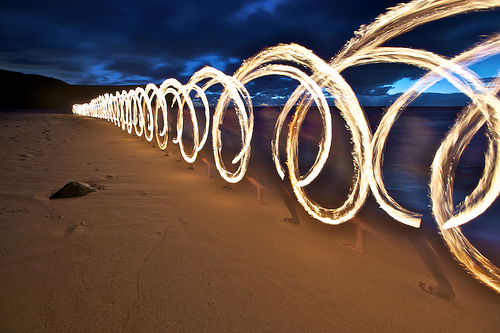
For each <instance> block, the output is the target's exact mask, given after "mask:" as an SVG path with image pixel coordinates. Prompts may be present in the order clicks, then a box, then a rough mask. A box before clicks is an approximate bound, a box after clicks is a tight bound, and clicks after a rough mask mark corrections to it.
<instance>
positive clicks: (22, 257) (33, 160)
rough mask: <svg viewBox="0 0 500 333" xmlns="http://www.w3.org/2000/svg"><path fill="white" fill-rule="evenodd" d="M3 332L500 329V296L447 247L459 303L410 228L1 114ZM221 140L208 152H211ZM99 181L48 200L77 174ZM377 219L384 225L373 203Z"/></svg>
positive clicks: (60, 117) (135, 142)
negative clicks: (376, 231) (366, 228)
mask: <svg viewBox="0 0 500 333" xmlns="http://www.w3.org/2000/svg"><path fill="white" fill-rule="evenodd" d="M0 126H1V128H2V130H1V132H0V142H1V144H2V150H1V151H0V155H1V156H0V179H1V187H0V331H1V332H443V331H447V332H498V330H499V326H500V315H499V314H500V295H498V294H497V293H495V292H494V291H492V290H491V289H489V288H487V287H485V286H483V285H481V284H480V283H479V282H478V281H476V280H475V279H473V278H472V277H471V276H470V275H469V274H468V273H467V272H466V271H464V270H463V269H462V268H461V267H460V265H459V264H458V263H457V262H456V261H455V260H454V259H453V258H452V257H451V255H450V254H449V253H448V252H447V250H446V249H445V247H444V245H442V247H441V249H440V251H438V252H439V255H440V256H441V259H442V269H443V271H444V272H445V274H446V276H447V277H448V279H449V281H450V284H451V285H452V287H453V290H454V293H455V298H453V299H452V300H443V299H441V298H438V297H436V296H434V295H431V294H428V293H426V292H424V291H422V290H421V289H420V288H419V286H418V282H420V281H424V282H430V283H432V282H433V281H434V280H433V277H432V275H431V273H430V272H429V270H428V269H427V268H426V266H425V265H424V263H423V262H422V260H421V259H420V256H419V255H418V253H417V251H416V250H415V247H414V246H413V245H412V244H411V242H410V241H409V240H408V239H407V238H405V237H399V229H401V228H402V226H401V225H400V224H399V223H398V222H395V221H391V219H390V217H388V216H387V215H384V214H383V213H381V214H380V215H377V217H375V216H373V219H382V220H383V221H382V220H381V221H378V224H379V225H380V224H387V225H392V224H394V225H397V227H395V228H394V230H392V231H391V234H390V239H391V241H387V239H381V238H378V237H375V236H373V235H370V234H368V235H366V244H365V246H366V252H365V253H364V254H362V255H361V254H358V253H357V252H356V251H353V250H351V249H349V248H347V247H345V246H344V245H343V244H344V243H345V242H354V241H355V237H356V236H355V227H354V225H353V224H352V223H344V224H342V225H340V226H328V225H325V224H322V223H320V222H318V221H315V220H313V219H312V218H310V217H308V216H307V214H306V213H305V212H304V211H303V210H301V211H299V215H300V218H301V223H300V224H298V225H296V224H291V223H288V222H286V221H284V219H283V218H284V217H285V216H287V214H288V212H287V208H286V206H285V205H284V203H283V202H282V200H281V199H280V197H279V195H277V194H276V193H275V192H274V191H265V192H264V200H263V203H262V204H261V205H258V204H257V203H255V195H256V194H255V188H254V187H253V185H252V184H251V183H250V182H249V181H247V180H243V181H242V182H241V183H238V184H235V185H233V186H232V189H231V190H228V189H225V188H223V186H224V185H225V182H224V181H223V180H222V179H221V178H220V177H219V176H218V175H217V174H215V173H214V176H213V177H211V178H209V177H207V176H206V167H205V165H204V163H203V162H202V161H197V162H196V163H195V165H194V169H193V170H191V169H188V168H187V167H188V165H187V164H186V163H185V162H180V154H179V151H178V147H177V146H175V145H169V147H168V151H169V156H165V153H164V152H162V151H161V150H159V149H158V148H157V147H155V146H154V145H153V144H152V143H150V142H147V141H146V140H145V139H143V138H138V137H136V136H135V135H129V134H128V133H126V131H122V130H121V129H119V128H117V127H115V126H114V125H113V124H112V123H109V122H107V121H104V120H98V119H91V118H85V117H80V116H76V115H69V114H50V113H26V112H22V113H7V112H4V113H0ZM205 149H206V148H205ZM75 180H76V181H82V182H85V183H88V184H90V185H92V186H94V187H96V188H98V189H99V191H98V192H95V193H90V194H88V195H86V196H84V197H78V198H70V199H57V200H49V197H50V196H51V195H52V194H53V193H55V192H56V191H57V190H58V189H60V188H61V187H62V186H64V185H65V184H66V183H68V182H70V181H75ZM361 216H362V218H364V219H365V221H366V222H367V223H370V221H369V220H370V219H371V216H370V214H369V212H362V214H361Z"/></svg>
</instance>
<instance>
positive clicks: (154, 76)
mask: <svg viewBox="0 0 500 333" xmlns="http://www.w3.org/2000/svg"><path fill="white" fill-rule="evenodd" d="M397 3H399V1H392V0H383V1H381V0H375V1H373V0H364V1H363V0H350V1H345V0H343V1H337V0H333V1H316V0H250V1H237V0H223V1H207V0H194V1H193V0H187V1H172V0H142V1H135V0H125V1H110V0H86V1H81V0H73V1H67V0H54V1H39V0H13V1H11V0H3V1H2V3H1V4H0V68H2V69H6V70H12V71H18V72H23V73H29V74H41V75H45V76H49V77H54V78H57V79H61V80H63V81H65V82H67V83H70V84H99V85H125V84H133V85H145V84H147V83H149V82H154V83H157V84H159V83H161V82H162V81H163V80H164V79H167V78H172V77H173V78H177V79H178V80H179V81H181V82H183V83H185V82H187V80H188V79H189V77H190V76H191V75H192V74H193V73H194V72H195V71H196V70H198V69H200V68H201V67H203V66H204V65H210V66H213V67H215V68H217V69H219V70H222V71H224V72H225V73H226V74H232V73H233V72H234V71H235V70H236V69H237V68H238V67H239V66H240V64H241V62H242V61H243V60H244V59H246V58H249V57H251V56H252V55H254V54H256V53H258V52H259V51H261V50H262V49H264V48H265V47H268V46H274V45H277V44H279V43H291V42H293V43H298V44H301V45H303V46H305V47H307V48H309V49H311V50H312V51H314V52H315V53H316V54H317V55H318V56H320V57H321V58H323V59H325V60H328V59H329V58H331V57H332V56H334V55H335V54H336V53H337V52H338V51H339V50H340V49H341V48H342V46H343V45H344V44H345V43H346V42H347V41H348V40H349V39H350V38H351V37H352V36H353V33H354V31H355V30H357V29H358V28H359V26H360V25H362V24H369V23H370V22H372V21H373V20H374V19H375V18H376V17H377V16H378V15H379V14H382V13H384V12H385V10H386V8H387V7H391V6H394V5H395V4H397ZM498 22H500V10H495V11H487V12H476V13H471V14H467V15H460V16H458V17H454V18H450V19H446V20H442V21H438V22H434V23H431V24H427V25H424V26H422V27H420V28H417V29H415V30H414V31H412V32H410V33H408V34H407V35H405V36H401V37H398V38H396V39H395V40H393V41H390V42H389V44H387V45H391V46H405V47H413V48H421V49H426V50H428V51H432V52H435V53H438V54H441V55H444V56H448V57H451V56H454V55H456V54H458V53H460V52H462V51H464V50H466V49H468V48H470V47H471V46H473V45H474V44H476V43H478V42H480V41H481V40H482V38H483V37H484V36H488V35H491V34H493V33H495V32H498V30H500V29H499V25H498ZM499 64H500V58H499V57H498V56H497V57H493V58H491V59H490V60H488V61H485V62H483V63H480V64H477V65H476V67H474V68H473V69H474V70H476V71H477V73H478V74H479V75H480V76H481V77H482V78H484V79H485V80H488V78H491V77H493V76H495V75H497V71H498V70H499V68H500V66H498V65H499ZM422 74H423V71H422V70H419V69H416V68H412V67H409V66H406V67H405V66H394V65H380V66H379V67H377V68H371V67H370V68H360V69H359V70H358V69H355V70H350V71H346V73H345V74H343V75H344V77H345V78H346V80H347V82H348V83H349V84H351V86H352V87H353V89H354V91H355V92H356V93H357V94H359V95H362V96H365V99H367V100H369V99H372V100H373V101H376V100H377V99H380V98H382V99H383V98H386V97H387V96H388V95H391V94H397V93H399V92H402V91H404V89H406V88H408V87H409V85H410V84H411V83H412V82H414V81H415V80H416V79H417V78H418V77H419V76H421V75H422ZM286 85H287V83H286V82H285V84H284V85H283V87H279V84H276V83H273V84H270V85H269V92H270V93H268V94H266V96H267V98H269V96H270V95H272V94H275V96H279V95H283V94H285V93H286V92H285V90H284V89H285V86H286ZM429 92H435V93H452V92H455V91H454V90H453V87H451V88H450V86H449V85H447V84H446V83H442V84H439V85H436V86H435V87H433V88H432V90H430V91H429ZM373 103H375V104H376V102H373Z"/></svg>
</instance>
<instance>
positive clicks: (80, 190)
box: [50, 181, 97, 199]
mask: <svg viewBox="0 0 500 333" xmlns="http://www.w3.org/2000/svg"><path fill="white" fill-rule="evenodd" d="M91 192H97V190H96V189H95V188H93V187H92V186H90V185H89V184H86V183H82V182H77V181H74V182H70V183H67V184H66V185H64V186H63V187H62V188H61V189H60V190H59V191H57V192H56V193H54V194H53V195H52V196H51V197H50V199H61V198H75V197H81V196H84V195H87V194H89V193H91Z"/></svg>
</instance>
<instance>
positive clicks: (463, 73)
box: [73, 0, 500, 293]
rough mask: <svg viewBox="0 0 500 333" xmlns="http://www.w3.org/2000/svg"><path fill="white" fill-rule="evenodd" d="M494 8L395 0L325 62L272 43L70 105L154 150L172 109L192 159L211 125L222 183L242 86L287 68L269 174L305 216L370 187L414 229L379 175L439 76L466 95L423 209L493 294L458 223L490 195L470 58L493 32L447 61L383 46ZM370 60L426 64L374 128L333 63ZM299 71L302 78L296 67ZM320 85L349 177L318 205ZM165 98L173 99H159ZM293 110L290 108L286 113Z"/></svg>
mask: <svg viewBox="0 0 500 333" xmlns="http://www.w3.org/2000/svg"><path fill="white" fill-rule="evenodd" d="M493 7H500V1H499V0H482V1H481V0H478V1H468V0H436V1H426V0H415V1H411V2H409V3H407V4H401V5H398V6H396V7H394V8H392V9H390V10H389V11H388V12H387V13H385V14H383V15H380V16H379V17H377V19H375V21H374V22H373V23H371V24H370V25H367V26H362V27H361V28H360V29H359V30H358V31H357V32H355V37H354V38H352V39H351V40H350V41H348V42H347V43H346V45H345V46H344V47H343V48H342V50H341V51H340V52H339V53H338V54H337V56H335V57H334V58H332V59H331V60H330V62H329V63H327V62H325V61H323V60H322V59H320V58H319V57H317V56H316V55H314V54H313V53H312V52H311V51H309V50H307V49H305V48H304V47H302V46H299V45H295V44H291V45H279V46H276V47H271V48H268V49H266V50H264V51H262V52H260V53H258V54H257V55H255V56H253V57H252V58H250V59H248V60H246V61H245V62H243V63H242V65H241V66H240V68H239V69H238V70H237V71H236V73H235V74H234V75H233V76H228V75H226V74H224V73H222V72H221V71H218V70H216V69H214V68H211V67H205V68H203V69H201V70H200V71H198V72H196V73H194V74H193V76H192V77H191V79H190V80H189V82H188V83H187V84H185V85H183V84H181V83H180V82H179V81H177V80H175V79H168V80H165V81H164V82H163V83H162V84H161V85H160V87H157V86H156V85H154V84H152V83H150V84H148V85H147V86H146V88H145V89H143V88H140V87H138V88H136V89H135V90H130V91H129V92H126V91H122V92H121V93H120V92H116V94H115V95H111V94H105V95H103V96H98V97H96V98H94V99H93V100H92V101H90V102H89V103H87V104H82V105H74V107H73V112H74V113H75V114H79V115H84V116H90V117H98V118H102V119H107V120H108V121H112V122H113V123H114V124H115V125H116V126H118V127H121V128H122V130H127V132H128V133H129V134H131V133H132V131H134V132H135V134H136V135H138V136H142V135H144V137H145V138H146V140H148V141H152V140H153V137H156V142H157V144H158V146H159V148H160V149H162V150H164V149H166V147H167V144H168V141H169V140H168V138H169V137H168V136H169V130H171V128H170V127H169V126H170V125H169V119H170V118H171V117H172V115H171V113H172V112H175V109H177V117H176V119H177V124H176V136H175V137H174V138H173V139H172V142H173V143H174V144H178V145H179V149H180V152H181V155H182V157H183V158H184V160H185V161H187V162H188V163H193V162H194V161H195V160H196V158H197V154H198V152H199V151H201V149H202V148H203V147H204V145H205V144H206V142H207V140H208V136H209V133H210V123H211V124H212V131H211V133H212V145H213V147H212V149H213V154H214V160H215V164H216V168H217V170H218V171H219V173H220V175H221V176H222V177H223V178H224V179H225V180H226V181H228V182H231V183H236V182H238V181H240V180H241V179H242V178H243V177H244V175H245V173H246V171H247V168H248V163H249V158H250V144H251V139H252V135H253V126H254V116H253V106H252V100H251V97H250V94H249V93H248V91H247V89H246V88H245V85H247V84H248V83H249V82H251V81H253V80H255V79H257V78H260V77H263V76H268V75H277V76H285V77H288V78H291V79H294V80H296V81H297V88H296V90H295V91H294V92H293V93H292V94H291V96H290V97H289V99H288V100H287V102H286V103H285V105H284V107H283V108H282V110H281V112H280V115H279V117H278V120H277V122H276V125H275V133H274V140H273V142H272V143H271V148H272V157H273V161H274V163H275V166H276V171H277V172H278V174H279V175H280V177H281V178H282V179H285V177H286V175H287V174H288V178H289V180H290V182H291V184H292V188H293V190H294V193H295V195H296V197H297V200H298V201H299V202H300V204H301V205H302V206H303V207H304V209H305V210H306V211H307V212H308V213H309V214H310V215H311V216H313V217H314V218H316V219H318V220H320V221H322V222H324V223H328V224H339V223H343V222H345V221H348V220H350V219H352V218H353V217H354V216H355V215H356V214H357V213H358V212H359V210H360V209H361V207H362V206H363V204H364V202H365V200H366V197H367V195H368V191H369V190H371V192H372V193H373V194H374V196H375V198H376V200H377V202H378V203H379V204H380V207H381V208H382V209H384V210H385V211H386V212H387V213H388V214H389V215H390V216H391V217H393V218H394V219H395V220H397V221H399V222H401V223H405V224H407V225H410V226H413V227H419V226H420V215H419V214H417V213H415V212H411V211H409V210H407V209H405V208H404V207H402V206H401V205H400V204H399V203H398V202H396V201H395V200H394V199H393V198H392V197H391V196H390V194H389V193H388V191H387V189H386V187H385V184H384V181H383V176H382V161H383V159H384V149H385V145H386V141H387V137H388V134H389V132H390V130H391V128H392V126H393V125H394V123H395V122H396V121H397V120H398V118H399V116H400V115H401V113H402V112H403V111H404V110H405V108H406V107H407V106H408V105H410V104H411V103H412V102H413V101H414V100H415V99H416V98H417V97H418V96H419V95H420V94H421V93H422V92H424V91H425V90H427V89H428V88H429V87H431V86H432V85H433V84H435V83H437V82H438V81H440V80H442V79H446V80H447V81H449V82H450V83H451V84H453V85H454V86H455V87H456V88H457V89H458V90H459V91H461V92H462V93H463V94H465V95H466V96H468V98H469V99H470V101H471V102H470V105H469V106H468V107H467V108H465V109H464V110H463V112H462V114H461V115H460V116H459V117H458V118H457V120H456V123H455V125H454V126H453V128H452V129H451V130H450V132H449V133H448V134H447V135H446V137H445V138H444V140H443V141H442V143H441V146H440V148H439V149H438V151H437V152H436V154H435V157H434V161H433V163H432V167H431V170H432V174H431V180H430V193H431V201H432V212H433V214H434V217H435V219H436V222H437V224H438V226H439V228H440V230H441V233H442V236H443V239H444V240H445V242H446V244H447V245H448V247H449V249H450V250H451V251H452V253H453V254H454V255H455V256H456V258H457V259H458V260H459V261H460V262H461V263H462V264H463V265H464V266H465V267H466V268H467V269H468V270H469V271H470V272H471V273H472V274H473V275H474V276H475V277H476V278H477V279H479V280H480V281H481V282H483V283H485V284H486V285H488V286H489V287H490V288H492V289H494V290H496V291H497V292H499V293H500V270H499V269H498V268H497V267H496V266H495V265H493V264H492V263H491V262H490V261H489V260H488V259H487V258H485V257H484V256H483V255H482V254H481V253H479V251H477V249H476V248H474V246H472V244H470V242H469V241H468V240H467V239H466V238H465V236H464V235H463V233H462V232H461V229H460V225H462V224H465V223H467V222H469V221H470V220H472V219H474V218H476V217H477V216H479V215H480V214H482V213H483V212H484V211H485V210H486V209H487V208H488V207H490V206H491V204H492V203H493V202H494V201H495V199H496V198H497V197H498V195H499V194H500V154H499V148H500V100H499V98H498V93H499V89H500V88H499V87H500V78H499V77H496V78H495V79H494V80H493V81H492V82H491V83H490V84H489V85H488V86H485V85H484V84H483V83H482V81H481V80H480V79H479V78H478V77H477V76H476V75H475V73H473V72H472V71H471V70H470V69H468V66H470V65H471V64H473V63H475V62H478V61H481V60H483V59H485V58H487V57H489V56H492V55H495V54H498V53H500V35H496V36H492V37H490V38H489V39H488V40H486V41H485V42H483V43H481V44H479V45H477V46H475V47H474V48H472V49H470V50H468V51H466V52H464V53H462V54H460V55H458V56H456V57H454V58H452V59H446V58H444V57H442V56H438V55H436V54H433V53H431V52H428V51H424V50H415V49H410V48H401V47H399V48H398V47H383V46H382V45H383V44H384V43H385V42H387V41H388V40H390V39H392V38H394V37H396V36H399V35H401V34H404V33H406V32H408V31H410V30H412V29H413V28H415V27H417V26H419V25H422V24H425V23H427V22H431V21H434V20H437V19H441V18H444V17H449V16H452V15H456V14H461V13H466V12H469V11H476V10H483V9H489V8H493ZM375 63H402V64H406V65H410V66H416V67H419V68H424V69H426V70H428V73H427V74H426V75H425V76H424V77H422V78H421V79H420V80H419V81H418V82H417V83H415V85H414V86H413V87H411V88H410V89H409V90H407V91H406V92H405V93H404V94H402V95H401V96H400V97H399V98H398V99H397V100H396V101H395V102H394V103H393V104H392V105H391V106H390V107H389V108H388V109H387V111H386V112H385V113H384V115H383V117H382V120H381V121H380V123H379V125H378V127H377V129H376V131H375V133H373V135H372V130H371V128H370V126H369V124H368V121H367V118H366V115H365V113H364V111H363V109H362V108H361V106H360V105H359V102H358V99H357V97H356V95H355V93H354V92H353V91H352V89H351V87H350V86H349V85H348V84H347V83H346V82H345V80H344V78H343V77H342V75H341V72H342V71H343V70H344V69H346V68H349V67H353V66H362V65H367V64H375ZM304 68H305V69H307V71H308V72H309V73H311V74H310V75H308V74H306V73H305V72H304V71H303V70H302V69H304ZM214 85H220V86H222V89H223V90H222V93H221V96H220V98H219V100H218V102H217V105H216V107H215V110H214V115H213V117H212V119H210V108H209V104H208V99H207V97H206V94H205V92H206V90H207V89H209V88H210V87H212V86H214ZM323 91H327V92H328V93H329V94H330V95H331V96H333V97H334V103H335V106H336V107H337V108H338V109H339V110H340V113H341V115H342V117H343V118H344V120H345V122H346V125H347V127H348V129H349V131H350V133H351V140H352V146H353V152H352V157H353V165H354V177H353V183H352V187H351V189H350V192H349V194H348V196H347V198H346V200H345V202H344V203H343V204H342V205H341V206H340V207H338V208H326V207H322V206H320V205H318V204H317V203H315V202H314V201H313V200H311V199H310V198H309V197H308V194H307V192H306V191H305V187H306V186H307V185H309V184H310V183H311V182H312V181H314V180H315V179H316V178H317V176H318V175H319V174H320V173H321V171H322V169H323V167H324V165H325V163H326V162H327V160H328V156H329V152H330V148H331V144H332V130H333V127H332V117H331V113H330V109H329V106H328V103H327V102H326V97H325V95H324V93H323ZM193 93H194V98H197V99H199V100H201V102H202V104H203V108H204V118H205V119H204V124H205V126H204V128H203V132H202V135H201V137H200V133H199V132H200V129H199V122H198V119H197V114H196V109H195V104H194V102H193V99H192V97H191V95H192V94H193ZM167 96H171V97H172V101H173V102H172V105H168V104H167V102H166V101H167V98H166V97H167ZM231 103H232V104H233V105H234V109H235V112H236V116H237V119H238V124H239V131H240V139H241V142H240V143H241V146H240V150H239V151H238V153H237V154H236V155H235V156H234V158H233V159H232V161H231V163H233V164H237V165H238V166H237V169H236V171H234V172H230V171H229V170H228V169H227V168H226V165H225V164H224V161H223V159H222V139H221V129H220V127H221V125H222V124H223V123H224V118H225V114H226V111H227V108H228V107H229V105H230V104H231ZM313 103H314V104H315V105H316V107H317V108H318V111H319V114H320V116H321V122H322V124H321V125H322V126H321V139H320V142H319V143H318V153H317V156H316V159H315V161H314V163H313V164H312V166H311V167H310V169H309V170H308V171H307V172H306V173H305V174H304V175H302V174H300V171H299V166H298V150H299V134H300V130H301V126H302V123H303V122H304V120H305V119H306V116H307V113H308V111H309V109H310V106H311V105H313ZM186 108H187V113H186V115H188V116H189V118H190V124H191V125H192V128H191V130H192V145H193V148H192V151H191V152H187V151H186V148H185V145H184V139H183V135H184V131H185V130H184V116H185V112H184V111H185V109H186ZM294 108H295V110H294V111H292V110H293V109H294ZM292 113H293V118H292V122H291V124H290V126H289V129H288V135H287V141H286V157H287V160H286V165H285V166H284V165H283V163H282V162H281V160H280V155H279V151H280V147H279V141H280V140H279V139H280V136H281V134H282V132H283V127H284V124H285V122H286V119H287V116H289V115H290V114H292ZM484 125H486V127H487V129H488V132H487V139H488V141H489V147H488V150H487V151H486V154H485V168H484V172H483V175H482V177H481V179H480V180H479V182H478V184H477V186H476V188H475V189H474V190H473V191H472V193H471V194H470V195H469V196H467V197H466V198H465V200H464V201H463V202H462V203H460V204H459V205H457V206H455V205H454V203H453V185H454V177H455V168H456V166H457V164H458V161H459V159H460V157H461V155H462V153H463V152H464V150H465V148H466V147H467V145H468V144H469V143H470V141H471V140H472V138H473V137H474V135H475V134H476V133H477V132H478V131H479V129H480V128H481V127H482V126H484Z"/></svg>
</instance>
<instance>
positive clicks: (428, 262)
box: [344, 116, 455, 300]
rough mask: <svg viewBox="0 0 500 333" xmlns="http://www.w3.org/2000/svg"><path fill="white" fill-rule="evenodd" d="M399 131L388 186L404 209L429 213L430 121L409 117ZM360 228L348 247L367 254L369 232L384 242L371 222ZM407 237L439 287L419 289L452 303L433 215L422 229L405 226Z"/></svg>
mask: <svg viewBox="0 0 500 333" xmlns="http://www.w3.org/2000/svg"><path fill="white" fill-rule="evenodd" d="M398 125H399V127H398V128H396V129H395V130H394V131H395V132H396V133H395V137H396V139H395V142H394V143H393V147H391V149H387V151H391V153H392V154H393V155H392V156H390V157H389V158H387V160H391V159H395V160H396V162H395V163H394V164H393V166H392V167H391V166H389V173H390V175H391V176H390V177H387V179H388V181H386V186H387V187H388V188H390V187H392V188H393V189H395V190H394V192H396V193H399V194H400V197H401V198H400V199H399V200H397V201H398V202H399V203H400V204H401V205H402V206H403V207H405V208H407V209H410V210H413V211H417V212H422V211H426V210H427V211H428V210H429V202H428V196H427V195H426V194H427V182H428V175H429V169H430V164H431V163H432V154H433V152H435V151H436V149H435V146H436V145H437V144H438V142H436V138H435V135H434V133H433V130H432V128H431V126H430V124H429V123H428V121H427V120H425V119H423V118H420V117H415V116H409V117H405V118H403V119H401V120H400V123H399V124H398ZM352 222H353V224H354V225H355V227H356V242H355V243H354V244H349V243H346V244H344V245H345V246H346V247H348V248H351V249H353V250H355V251H357V252H359V253H364V251H365V247H364V238H363V232H364V231H367V232H369V233H371V234H374V235H376V236H378V237H381V238H384V237H386V236H385V234H384V235H383V234H381V232H379V231H378V230H376V229H375V228H373V227H372V226H371V223H370V222H371V221H370V222H364V221H362V220H361V219H359V218H354V219H353V220H352ZM404 228H405V230H406V231H405V232H404V234H405V235H406V236H407V238H408V239H409V240H410V241H411V242H412V244H413V245H414V246H415V248H416V250H417V252H418V254H419V256H420V258H421V260H422V262H423V263H424V264H425V266H426V267H427V269H428V270H429V272H430V273H431V275H432V276H433V277H434V279H435V281H436V283H429V282H419V283H418V285H419V287H420V288H421V289H422V290H423V291H425V292H427V293H430V294H433V295H435V296H438V297H440V298H442V299H446V300H450V299H453V298H454V297H455V293H454V291H453V288H452V286H451V284H450V282H449V281H448V279H447V277H446V275H445V273H444V271H443V269H442V267H441V259H440V258H439V255H438V254H437V252H436V250H435V247H434V244H435V242H436V240H437V239H436V238H437V235H438V230H437V228H436V227H435V223H434V221H433V218H432V217H431V216H430V212H426V213H424V216H423V218H422V222H421V226H420V228H418V229H417V228H413V227H407V226H404Z"/></svg>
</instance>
